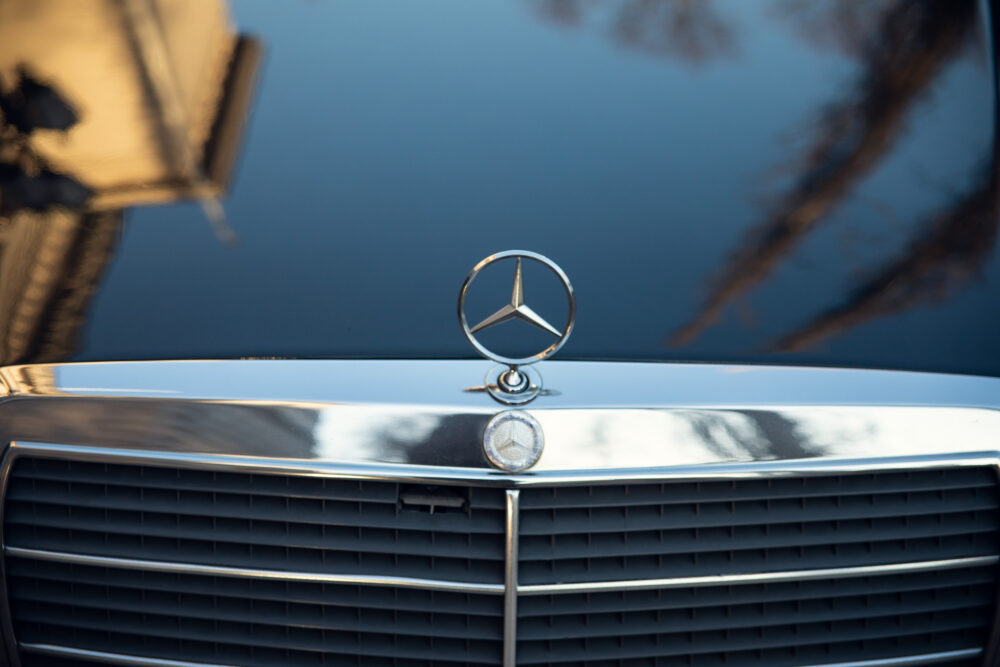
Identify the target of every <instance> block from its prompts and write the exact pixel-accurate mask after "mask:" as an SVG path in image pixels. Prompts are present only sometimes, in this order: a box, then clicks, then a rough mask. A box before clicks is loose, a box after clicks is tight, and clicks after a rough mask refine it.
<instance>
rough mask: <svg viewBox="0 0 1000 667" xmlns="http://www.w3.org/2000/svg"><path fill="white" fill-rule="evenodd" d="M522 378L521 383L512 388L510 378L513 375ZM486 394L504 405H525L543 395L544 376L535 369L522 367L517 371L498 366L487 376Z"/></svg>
mask: <svg viewBox="0 0 1000 667" xmlns="http://www.w3.org/2000/svg"><path fill="white" fill-rule="evenodd" d="M515 372H516V373H517V375H519V376H520V378H521V382H520V383H519V384H517V385H514V386H510V384H509V383H508V378H509V376H510V375H511V374H512V373H515ZM485 387H486V392H487V393H488V394H489V395H490V396H492V397H493V398H494V399H495V400H497V401H499V402H500V403H503V404H504V405H524V404H525V403H529V402H531V401H533V400H534V399H535V398H537V397H538V395H539V394H541V393H542V376H541V374H540V373H539V372H538V371H536V370H535V369H533V368H530V367H525V366H522V367H521V368H518V369H516V371H515V370H513V369H511V368H510V367H508V366H501V365H497V366H494V367H493V368H491V369H490V371H489V373H487V374H486V381H485Z"/></svg>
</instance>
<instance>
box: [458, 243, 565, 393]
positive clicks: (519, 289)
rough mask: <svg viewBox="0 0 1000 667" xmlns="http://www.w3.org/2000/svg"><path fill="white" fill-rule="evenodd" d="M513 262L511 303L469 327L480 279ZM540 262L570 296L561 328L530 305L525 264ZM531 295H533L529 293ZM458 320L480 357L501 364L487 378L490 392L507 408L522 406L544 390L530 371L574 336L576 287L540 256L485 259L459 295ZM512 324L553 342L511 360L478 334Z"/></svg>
mask: <svg viewBox="0 0 1000 667" xmlns="http://www.w3.org/2000/svg"><path fill="white" fill-rule="evenodd" d="M508 259H513V260H514V262H513V268H514V276H513V286H512V287H511V295H510V301H509V302H508V303H506V304H503V305H502V306H500V307H499V308H498V309H497V310H495V311H494V312H493V314H491V315H489V316H487V317H486V318H484V319H482V320H480V321H478V322H476V324H474V325H470V324H469V319H468V317H467V316H466V307H465V304H466V297H467V296H468V294H469V291H470V289H471V288H472V285H473V283H474V281H475V279H476V277H477V276H478V275H479V274H480V273H481V272H482V271H483V269H485V268H486V267H488V266H490V265H492V264H495V263H497V262H501V261H503V260H508ZM525 261H528V262H536V263H538V264H541V265H542V266H544V267H545V268H547V269H548V270H549V273H550V274H551V275H552V276H553V277H554V278H555V279H557V280H558V281H559V283H560V284H561V285H562V288H563V291H564V292H565V294H566V299H567V302H568V306H569V310H568V315H567V317H566V321H565V323H563V324H562V326H561V327H557V326H554V325H553V324H552V323H551V322H550V321H549V320H548V319H546V318H545V317H544V316H543V315H540V314H539V313H537V312H535V311H534V310H533V309H532V308H531V307H530V306H529V305H528V299H527V298H526V296H525V281H524V273H523V266H524V262H525ZM529 294H530V292H529ZM458 320H459V323H460V324H461V325H462V331H463V332H464V333H465V337H466V338H467V339H468V340H469V343H471V344H472V347H474V348H475V349H476V351H477V352H479V354H481V355H483V356H484V357H486V358H487V359H492V360H493V361H496V362H497V363H499V364H501V365H500V366H498V367H495V368H494V369H492V370H491V371H490V373H489V374H487V377H486V390H487V391H488V392H489V393H490V395H491V396H493V398H495V399H497V400H498V401H500V402H501V403H504V404H507V405H520V404H523V403H527V402H528V401H530V400H532V399H533V398H535V397H536V396H538V394H539V393H540V392H541V390H542V379H541V375H539V373H538V372H537V371H535V370H534V369H531V368H528V367H529V366H530V365H531V364H535V363H537V362H539V361H543V360H545V359H548V358H549V357H551V356H552V355H553V354H555V353H556V352H557V351H558V350H559V349H560V348H561V347H562V346H563V345H564V344H565V343H566V340H567V339H568V338H569V336H570V334H571V333H572V332H573V323H574V321H575V320H576V298H575V296H574V294H573V286H572V285H571V284H570V282H569V278H567V277H566V274H565V273H564V272H563V270H562V269H561V268H559V265H557V264H556V263H555V262H553V261H552V260H551V259H549V258H548V257H545V256H544V255H539V254H538V253H535V252H530V251H528V250H507V251H504V252H498V253H496V254H493V255H490V256H489V257H487V258H485V259H483V260H482V261H481V262H479V263H478V264H476V266H474V267H473V269H472V271H471V272H470V273H469V275H468V277H466V279H465V282H464V283H463V284H462V289H461V291H460V292H459V294H458ZM510 320H520V321H522V322H524V323H526V324H529V325H531V326H534V327H536V328H538V329H541V330H542V331H544V332H546V333H548V334H549V335H550V336H552V338H553V340H552V342H551V343H550V344H549V345H548V346H547V347H545V348H544V349H542V350H540V351H539V352H537V353H535V354H532V355H529V356H525V357H508V356H504V355H501V354H498V353H496V352H494V351H493V350H490V349H489V348H487V347H486V346H485V345H483V344H482V342H480V340H479V339H478V338H477V337H476V334H477V333H479V332H481V331H484V330H486V329H489V328H491V327H494V326H496V325H498V324H501V323H502V322H508V321H510Z"/></svg>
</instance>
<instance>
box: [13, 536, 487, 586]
mask: <svg viewBox="0 0 1000 667" xmlns="http://www.w3.org/2000/svg"><path fill="white" fill-rule="evenodd" d="M4 553H5V554H6V555H7V556H10V557H13V558H32V559H36V560H44V561H50V562H55V563H68V564H76V565H93V566H97V567H115V568H126V569H132V570H145V571H150V572H175V573H179V574H200V575H207V576H213V577H249V578H253V579H273V580H280V581H308V582H313V583H328V584H357V585H364V586H399V587H403V588H423V589H427V590H438V591H454V592H459V593H486V594H493V595H503V591H504V587H503V584H476V583H466V582H457V581H440V580H434V579H415V578H410V577H387V576H380V575H354V574H352V575H338V574H328V573H322V572H288V571H284V570H256V569H252V568H238V567H222V566H218V565H199V564H197V563H175V562H170V561H152V560H135V559H131V558H112V557H109V556H90V555H87V554H73V553H63V552H56V551H45V550H40V549H25V548H22V547H4Z"/></svg>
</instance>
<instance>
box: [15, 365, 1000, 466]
mask: <svg viewBox="0 0 1000 667" xmlns="http://www.w3.org/2000/svg"><path fill="white" fill-rule="evenodd" d="M483 372H484V367H483V366H482V365H481V364H480V362H476V361H424V362H417V361H411V362H404V361H395V362H388V361H298V362H295V361H221V362H121V363H100V364H64V365H51V366H49V365H38V366H19V367H9V368H4V369H0V377H4V378H6V380H7V381H8V382H9V383H10V385H11V387H12V395H11V397H8V398H5V399H0V424H3V426H4V433H3V434H2V438H3V439H4V440H14V441H18V442H41V443H45V442H48V443H61V444H65V445H73V446H79V447H96V448H105V449H118V450H145V451H149V452H155V453H169V454H172V453H176V454H183V455H184V456H185V457H192V458H195V457H200V456H242V457H246V458H245V463H247V464H248V467H250V466H249V464H250V463H253V465H257V466H267V467H274V466H275V465H276V464H280V462H283V461H287V462H288V464H289V466H291V467H294V468H310V467H312V466H317V467H319V468H323V469H324V470H323V471H322V472H326V471H327V470H329V469H330V467H331V464H336V465H337V466H340V467H345V468H349V467H350V466H367V465H384V466H422V467H423V468H424V470H425V471H427V472H428V473H429V472H430V470H429V469H433V471H434V472H433V474H434V475H436V476H438V477H443V478H447V477H454V478H459V479H473V480H477V479H482V480H486V483H493V482H492V481H491V480H511V479H513V480H519V481H520V483H525V484H531V483H551V482H552V481H553V478H546V479H542V476H546V475H556V478H555V479H556V482H557V483H558V477H559V476H563V477H566V478H567V481H570V482H571V481H580V482H584V481H586V480H582V479H576V480H569V479H568V478H569V477H573V476H582V475H587V474H597V475H604V476H605V477H607V476H614V477H620V475H621V473H622V472H623V471H624V472H627V474H628V475H629V477H628V478H629V479H639V478H643V473H642V471H644V470H648V469H653V468H655V469H665V468H670V469H677V468H680V469H692V472H694V470H693V469H695V468H701V467H703V466H708V465H718V464H724V465H742V464H747V463H760V462H765V461H766V462H771V463H775V464H780V463H781V462H788V461H795V462H805V461H818V460H823V459H840V460H842V461H855V462H856V465H857V466H858V467H859V468H861V467H864V466H868V465H877V463H878V462H877V461H869V459H870V457H873V456H879V457H885V458H892V459H898V458H901V457H922V456H931V457H947V456H949V455H955V454H960V455H963V456H966V455H969V454H972V453H976V452H979V453H984V454H983V455H984V456H985V457H992V459H994V462H995V461H996V460H997V459H998V454H997V450H998V444H997V439H996V433H998V432H1000V378H981V377H967V376H956V375H934V374H928V373H901V372H887V371H860V370H835V369H814V368H813V369H810V368H768V367H749V366H724V365H722V366H706V365H682V364H638V363H622V364H618V363H597V362H550V364H549V366H548V368H547V370H546V379H547V381H549V384H550V386H552V387H553V388H555V389H558V390H559V392H560V393H559V395H555V394H553V395H547V396H540V397H539V398H538V399H537V400H536V401H534V402H533V403H532V404H531V409H530V410H528V411H527V412H528V414H530V415H531V416H532V417H534V418H535V419H536V420H537V421H538V422H539V423H540V424H541V425H542V428H543V429H544V431H545V435H546V447H545V451H544V453H543V454H542V457H541V458H540V459H539V461H538V463H537V464H536V465H535V466H534V467H533V468H532V469H531V471H530V472H526V473H521V474H519V475H516V476H508V475H504V474H503V473H499V472H497V471H495V470H492V469H491V468H490V466H489V464H488V463H487V461H486V460H485V458H484V457H483V455H482V452H481V449H480V447H479V443H480V441H481V436H482V430H483V428H484V427H485V425H486V423H487V422H488V421H489V419H490V418H491V417H492V416H493V415H495V414H496V413H497V412H498V410H499V408H500V406H498V405H497V404H496V403H495V402H494V401H493V399H491V398H489V397H488V396H482V395H476V394H469V393H468V392H465V391H463V389H464V388H465V387H466V386H467V384H466V380H467V379H468V378H469V377H474V378H477V379H478V378H479V377H480V376H481V375H482V373H483ZM331 378H336V381H335V382H334V381H331ZM414 386H419V387H421V391H420V392H418V393H417V394H414V392H413V390H412V388H413V387H414ZM415 398H416V399H417V400H415ZM607 471H614V473H612V474H611V475H607V474H606V473H607ZM389 472H390V474H394V473H392V472H391V471H389ZM698 474H703V472H698ZM661 476H662V475H661V473H660V472H659V471H658V472H656V473H655V474H652V475H648V476H647V477H646V478H649V479H655V478H658V477H661ZM532 480H540V481H538V482H533V481H532ZM497 483H498V484H502V482H500V481H498V482H497Z"/></svg>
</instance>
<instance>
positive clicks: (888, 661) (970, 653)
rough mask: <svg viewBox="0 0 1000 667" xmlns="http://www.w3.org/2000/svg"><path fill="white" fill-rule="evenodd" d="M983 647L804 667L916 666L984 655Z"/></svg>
mask: <svg viewBox="0 0 1000 667" xmlns="http://www.w3.org/2000/svg"><path fill="white" fill-rule="evenodd" d="M982 653H983V649H981V648H968V649H961V650H958V651H945V652H943V653H924V654H922V655H908V656H902V657H899V658H882V659H881V660H856V661H854V662H833V663H829V662H824V663H823V664H814V665H803V666H802V667H916V666H917V665H936V664H939V663H942V662H950V661H952V660H962V659H964V658H975V657H978V656H980V655H982Z"/></svg>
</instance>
